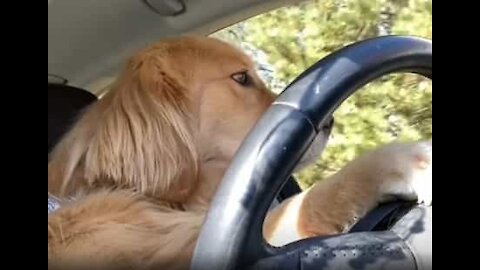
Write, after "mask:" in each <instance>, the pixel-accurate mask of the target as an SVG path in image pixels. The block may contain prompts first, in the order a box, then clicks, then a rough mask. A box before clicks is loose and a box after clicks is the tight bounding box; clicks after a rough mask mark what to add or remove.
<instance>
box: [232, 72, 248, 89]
mask: <svg viewBox="0 0 480 270" xmlns="http://www.w3.org/2000/svg"><path fill="white" fill-rule="evenodd" d="M232 79H233V80H234V81H236V82H237V83H238V84H240V85H242V86H248V85H249V84H250V77H249V76H248V73H247V72H246V71H242V72H238V73H235V74H233V75H232Z"/></svg>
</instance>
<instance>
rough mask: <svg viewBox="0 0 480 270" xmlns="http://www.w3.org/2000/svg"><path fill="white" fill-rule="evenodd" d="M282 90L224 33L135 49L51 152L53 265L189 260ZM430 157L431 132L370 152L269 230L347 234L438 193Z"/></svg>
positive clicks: (280, 209)
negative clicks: (240, 155) (376, 211)
mask: <svg viewBox="0 0 480 270" xmlns="http://www.w3.org/2000/svg"><path fill="white" fill-rule="evenodd" d="M274 99H275V96H274V95H273V94H272V93H271V92H270V91H269V90H268V89H267V88H266V87H265V86H264V84H263V83H262V81H261V80H260V79H259V77H258V76H257V74H256V73H255V70H254V65H253V63H252V61H251V60H250V59H249V58H248V57H247V56H246V55H245V54H243V53H242V52H240V51H239V50H237V49H236V48H234V47H232V46H230V45H228V44H226V43H224V42H222V41H219V40H215V39H211V38H203V37H181V38H171V39H166V40H164V41H161V42H159V43H157V44H155V45H153V46H151V47H149V48H147V49H145V50H143V51H141V52H139V53H137V54H136V55H135V56H133V57H132V58H131V59H130V61H129V62H128V64H127V65H126V67H125V69H124V71H123V72H122V73H121V75H120V76H119V78H118V81H117V82H116V85H115V86H114V87H113V89H112V90H111V91H110V92H109V93H108V94H107V95H106V96H105V97H103V98H102V99H101V100H99V101H98V102H97V103H95V104H93V105H92V106H91V107H89V108H88V109H87V110H86V111H85V113H84V114H83V115H82V116H81V117H80V118H79V120H78V121H77V123H76V124H75V125H74V126H73V127H72V128H71V130H70V131H69V133H68V134H66V135H65V136H64V138H63V139H62V141H61V142H60V143H59V144H58V145H57V147H56V148H55V150H54V152H53V153H52V154H51V155H50V157H49V163H48V192H49V197H50V196H55V197H56V198H58V200H59V201H60V205H61V207H60V208H59V209H57V210H55V211H54V212H52V213H49V215H48V261H49V268H50V269H54V268H55V269H75V268H87V267H90V268H91V269H105V268H110V269H188V267H189V264H190V260H191V256H192V253H193V249H194V245H195V242H196V239H197V236H198V233H199V230H200V228H201V226H202V223H203V220H204V217H205V214H206V211H207V210H208V207H209V203H210V201H211V199H212V197H213V195H214V193H215V191H216V188H217V186H218V185H219V183H220V181H221V179H222V177H223V175H224V173H225V170H226V169H227V167H228V166H229V164H230V162H231V160H232V158H233V156H234V155H235V153H236V151H237V149H238V148H239V146H240V144H241V142H242V141H243V139H244V138H245V137H246V135H247V133H248V132H249V131H250V130H251V128H252V127H253V126H254V125H255V123H256V122H257V120H258V119H259V118H260V117H261V115H262V114H263V113H264V112H265V110H266V109H267V108H268V107H269V106H270V104H271V103H272V101H273V100H274ZM326 136H328V134H326V133H323V134H322V133H321V134H320V135H319V136H318V138H317V139H316V141H315V143H314V145H313V146H312V147H311V149H310V150H309V151H308V153H307V154H306V155H305V157H304V159H303V160H302V161H303V162H302V163H308V162H311V161H313V160H315V158H316V157H317V156H318V154H319V152H321V150H322V149H323V147H324V144H325V139H326ZM431 164H432V159H431V143H430V142H418V143H410V144H400V143H398V144H391V145H388V146H385V147H382V148H380V149H377V150H375V151H373V152H371V153H369V154H366V155H363V156H361V157H360V158H358V159H357V160H355V161H353V162H352V163H351V164H349V165H348V166H346V167H345V168H344V169H342V170H341V171H339V172H338V173H337V174H335V175H333V176H332V177H331V178H329V179H326V180H324V181H321V182H319V183H318V184H316V185H314V186H313V187H312V188H310V189H308V190H306V191H304V192H302V193H301V194H298V195H296V196H294V197H293V198H291V199H289V200H287V201H285V202H283V203H282V204H280V205H279V206H277V207H276V208H275V209H273V210H272V211H271V212H270V214H269V215H268V216H267V219H266V221H265V225H264V234H265V237H266V239H267V240H268V241H269V242H270V243H271V244H273V245H283V244H286V243H288V242H291V241H295V240H299V239H303V238H307V237H310V236H316V235H327V234H336V233H342V232H345V231H346V230H348V228H349V226H351V224H352V223H353V222H354V221H355V220H356V219H357V218H360V217H361V216H362V215H364V214H365V213H366V212H367V211H369V210H371V209H373V208H374V207H375V206H376V205H377V204H378V203H380V202H382V201H386V200H389V199H391V198H393V197H405V198H408V199H415V198H417V197H418V198H419V199H424V200H429V199H430V200H431V188H430V187H431V183H430V182H431ZM302 166H303V165H301V166H299V167H302ZM219 222H221V221H219Z"/></svg>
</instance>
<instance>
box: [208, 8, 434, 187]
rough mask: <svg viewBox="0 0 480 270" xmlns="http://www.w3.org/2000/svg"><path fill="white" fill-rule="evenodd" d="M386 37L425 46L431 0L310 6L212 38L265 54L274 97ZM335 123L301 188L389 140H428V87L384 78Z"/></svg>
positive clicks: (409, 78) (408, 78) (419, 81)
mask: <svg viewBox="0 0 480 270" xmlns="http://www.w3.org/2000/svg"><path fill="white" fill-rule="evenodd" d="M389 33H391V34H407V35H416V36H422V37H426V38H431V37H432V0H315V1H308V2H302V3H301V4H298V5H296V6H291V7H286V8H282V9H278V10H275V11H273V12H269V13H266V14H262V15H259V16H257V17H254V18H251V19H249V20H247V21H245V22H242V23H239V24H236V25H234V26H232V27H229V28H227V29H225V30H222V31H220V32H218V33H216V34H215V36H217V37H219V38H222V39H225V40H227V41H230V42H232V43H235V44H237V45H239V46H241V47H242V48H246V47H248V46H252V45H253V46H254V47H255V48H258V49H259V50H260V51H262V52H265V53H266V55H267V58H268V59H267V60H268V62H269V63H270V64H271V67H270V69H272V72H274V73H275V76H274V77H275V78H269V79H267V82H268V83H269V84H270V85H271V86H272V88H273V89H274V90H276V91H280V90H281V89H283V88H284V87H285V86H286V85H287V84H288V83H289V82H290V81H292V80H293V79H294V78H295V77H296V76H298V75H299V74H300V73H301V72H303V71H304V70H305V69H307V68H308V67H309V66H310V65H312V64H313V63H315V62H316V61H318V60H319V59H321V58H322V57H324V56H326V55H328V54H330V53H332V52H334V51H335V50H337V49H339V48H341V47H343V46H346V45H348V44H350V43H352V42H356V41H359V40H362V39H366V38H370V37H375V36H378V35H383V34H389ZM250 49H251V48H250ZM254 58H255V57H254ZM335 120H336V123H335V127H334V131H333V133H332V137H331V139H330V142H329V145H328V148H327V149H326V151H325V152H324V154H323V156H322V157H321V158H320V160H319V161H318V162H317V163H316V164H315V165H313V166H312V167H311V168H308V169H306V170H304V171H303V172H301V173H300V174H298V175H297V177H298V179H299V182H300V183H301V185H302V186H303V187H307V186H310V185H311V184H313V183H314V182H315V181H318V180H320V179H324V178H325V177H327V176H328V175H330V174H332V173H334V172H336V171H338V170H339V169H340V168H342V167H343V166H345V164H346V163H347V162H349V161H351V160H352V159H353V158H354V157H356V156H358V155H360V154H362V153H363V152H364V151H367V150H370V149H373V148H375V147H378V146H379V145H382V144H385V143H388V142H391V141H392V140H407V141H410V140H419V139H426V138H431V136H432V85H431V82H430V81H428V80H425V79H424V78H420V77H418V76H415V75H394V76H393V75H392V76H388V77H385V78H382V79H381V80H378V81H375V82H373V83H370V84H369V85H367V86H365V87H364V89H362V90H361V91H358V92H357V93H356V94H354V95H353V96H352V97H350V98H349V99H348V100H347V101H345V102H344V103H343V104H342V106H341V107H340V108H339V109H338V110H337V111H336V112H335Z"/></svg>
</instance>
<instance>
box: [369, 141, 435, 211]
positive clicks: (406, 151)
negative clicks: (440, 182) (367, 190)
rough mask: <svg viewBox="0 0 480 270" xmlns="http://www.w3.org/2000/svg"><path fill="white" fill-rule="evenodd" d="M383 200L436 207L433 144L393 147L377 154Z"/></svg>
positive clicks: (389, 146)
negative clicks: (434, 199)
mask: <svg viewBox="0 0 480 270" xmlns="http://www.w3.org/2000/svg"><path fill="white" fill-rule="evenodd" d="M374 156H375V158H374V161H375V162H377V164H376V165H375V166H379V167H377V170H378V171H377V173H378V175H379V176H380V177H379V178H377V179H378V180H379V181H380V192H381V194H380V195H381V196H380V198H381V199H380V200H381V201H389V200H392V199H395V198H399V199H405V200H412V201H413V200H416V201H417V202H419V203H423V204H426V205H431V204H432V141H431V140H430V141H423V142H417V143H408V144H390V145H387V146H385V147H383V148H381V149H379V150H378V151H377V152H376V154H375V155H374Z"/></svg>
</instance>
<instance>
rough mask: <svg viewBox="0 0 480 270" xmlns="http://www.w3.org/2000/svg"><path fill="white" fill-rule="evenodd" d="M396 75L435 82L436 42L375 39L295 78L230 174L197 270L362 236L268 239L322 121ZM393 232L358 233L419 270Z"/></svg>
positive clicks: (211, 215)
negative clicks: (287, 186) (270, 215)
mask: <svg viewBox="0 0 480 270" xmlns="http://www.w3.org/2000/svg"><path fill="white" fill-rule="evenodd" d="M397 72H408V73H416V74H419V75H423V76H425V77H427V78H430V79H431V78H432V43H431V41H430V40H426V39H422V38H418V37H410V36H385V37H378V38H373V39H368V40H365V41H361V42H358V43H355V44H352V45H349V46H347V47H345V48H343V49H340V50H338V51H337V52H335V53H333V54H331V55H329V56H327V57H326V58H324V59H322V60H320V61H319V62H317V63H316V64H314V65H313V66H312V67H311V68H309V69H308V70H306V71H305V72H304V73H302V75H300V76H299V77H298V78H297V79H296V80H294V81H293V82H292V83H291V84H290V85H289V86H288V87H287V88H286V89H285V91H284V92H283V93H282V94H281V95H280V96H279V97H278V98H277V100H276V101H275V102H274V103H273V104H272V106H271V107H270V108H269V110H268V111H267V112H266V113H265V114H264V115H263V116H262V118H261V119H260V120H259V121H258V123H257V125H256V126H255V128H254V129H253V130H252V131H251V132H250V134H249V135H248V136H247V138H246V139H245V141H244V142H243V144H242V146H241V147H240V149H239V151H238V152H237V155H236V156H235V158H234V160H233V162H232V164H231V165H230V167H229V169H228V170H227V172H226V174H225V176H224V178H223V181H222V183H221V185H220V187H219V189H218V191H217V193H216V195H215V197H214V199H213V201H212V205H211V207H210V209H209V212H208V214H207V217H206V221H205V223H204V225H203V227H202V230H201V233H200V236H199V238H198V241H197V245H196V248H195V252H194V256H193V260H192V267H191V269H194V270H200V269H212V270H217V269H218V270H220V269H222V270H223V269H237V268H239V267H245V266H247V265H248V266H250V265H255V264H256V265H257V266H259V265H262V263H259V262H262V261H268V259H269V258H273V259H274V258H275V257H278V256H279V255H282V256H297V255H298V252H299V251H305V250H307V248H305V247H310V246H312V245H320V246H321V245H322V244H335V243H337V244H338V243H348V242H349V238H351V237H355V235H358V234H355V235H353V234H352V235H353V236H352V235H348V234H347V235H341V236H334V237H328V238H321V239H320V238H318V239H315V238H314V239H307V240H302V241H299V243H298V242H297V243H294V244H291V245H287V246H286V247H284V248H274V247H272V246H269V245H268V244H267V243H266V242H265V241H264V239H263V235H262V225H263V220H264V218H265V216H266V214H267V211H268V208H269V206H270V203H271V202H272V201H273V199H274V197H275V195H276V194H277V192H278V191H279V190H280V189H281V187H282V185H283V184H284V182H285V180H286V179H287V178H288V176H289V175H290V174H291V172H292V171H293V169H294V166H295V164H296V163H297V162H298V161H299V159H300V158H301V156H302V154H303V153H304V152H305V150H306V149H307V148H308V146H309V145H310V143H311V142H312V141H313V139H314V137H315V135H316V134H317V133H318V132H319V129H320V127H321V126H322V125H323V122H324V121H325V120H326V119H327V118H328V117H329V116H330V115H331V114H332V113H333V112H334V111H335V109H336V108H337V107H338V106H340V104H341V103H342V102H343V101H344V100H345V99H346V98H348V97H349V96H350V95H351V94H353V93H354V92H355V91H357V90H358V89H360V88H361V87H362V86H364V85H365V84H367V83H369V82H371V81H373V80H375V79H377V78H379V77H382V76H384V75H388V74H391V73H397ZM285 134H289V136H285ZM430 213H431V212H430ZM407 216H408V215H407ZM399 230H401V229H399ZM388 233H390V231H388V232H371V233H359V234H361V236H362V237H363V238H362V239H363V240H364V242H365V241H366V242H365V244H366V245H370V244H372V243H373V244H374V245H379V244H382V245H383V244H385V243H387V242H388V243H389V245H390V246H392V247H395V248H397V250H399V252H400V253H401V255H402V256H404V257H405V258H407V259H406V260H405V262H404V263H403V264H400V266H399V267H402V268H401V269H407V268H405V267H412V268H415V266H416V265H415V262H414V260H415V258H413V255H412V254H411V253H412V251H411V250H410V247H409V245H408V243H406V242H405V238H402V237H399V235H400V234H402V233H397V234H395V235H393V234H392V235H389V234H388ZM357 238H358V237H357ZM358 239H359V238H358ZM358 239H357V241H358ZM340 240H341V241H340ZM350 240H351V239H350ZM339 241H340V242H339ZM342 241H343V242H342ZM368 241H370V242H368ZM400 253H399V254H400ZM292 254H294V255H292ZM295 254H297V255H295ZM264 265H265V264H264ZM266 265H268V263H267V264H266ZM270 266H271V264H270ZM277 266H278V264H277ZM266 268H268V267H266ZM262 269H263V268H262Z"/></svg>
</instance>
